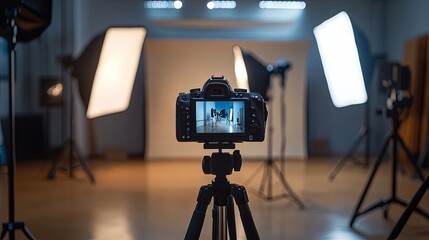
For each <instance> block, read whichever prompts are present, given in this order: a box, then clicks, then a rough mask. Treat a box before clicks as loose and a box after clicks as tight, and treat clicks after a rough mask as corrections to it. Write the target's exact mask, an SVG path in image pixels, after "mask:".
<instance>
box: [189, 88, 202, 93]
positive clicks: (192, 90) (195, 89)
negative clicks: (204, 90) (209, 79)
mask: <svg viewBox="0 0 429 240" xmlns="http://www.w3.org/2000/svg"><path fill="white" fill-rule="evenodd" d="M196 92H201V88H192V89H191V93H196Z"/></svg>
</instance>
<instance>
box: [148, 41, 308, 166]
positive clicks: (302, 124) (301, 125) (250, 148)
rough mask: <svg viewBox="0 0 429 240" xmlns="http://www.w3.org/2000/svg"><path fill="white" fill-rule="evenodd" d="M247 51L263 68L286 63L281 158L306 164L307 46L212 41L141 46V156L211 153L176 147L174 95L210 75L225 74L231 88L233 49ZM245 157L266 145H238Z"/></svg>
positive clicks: (276, 118) (276, 102) (261, 152)
mask: <svg viewBox="0 0 429 240" xmlns="http://www.w3.org/2000/svg"><path fill="white" fill-rule="evenodd" d="M234 44H239V45H240V46H242V47H244V48H247V49H249V50H251V51H252V52H253V53H254V54H255V55H257V57H259V59H261V60H263V61H265V63H274V62H275V61H276V60H277V59H279V58H283V59H287V60H289V61H290V62H291V63H292V68H291V69H290V70H289V71H288V73H287V82H286V110H287V111H286V133H287V144H286V155H287V157H289V158H298V159H305V158H306V157H307V143H306V126H307V121H306V109H307V107H306V99H307V96H306V92H307V91H306V75H305V74H306V65H307V51H308V48H309V45H310V44H309V43H308V42H305V41H302V42H257V41H251V42H250V41H246V42H243V41H224V40H222V41H215V40H199V41H197V40H149V41H147V42H146V43H145V54H146V56H145V59H146V60H145V61H146V69H147V72H146V94H147V95H146V96H147V97H146V101H147V102H146V106H147V113H146V116H147V136H146V142H147V145H146V153H147V157H148V158H149V159H151V158H175V157H177V158H184V157H192V158H195V157H202V156H203V155H204V154H208V153H210V152H211V151H209V150H203V148H202V144H198V143H193V142H192V143H179V142H177V141H176V138H175V134H176V130H175V126H176V125H175V113H176V111H175V107H176V105H175V103H176V97H177V95H178V94H179V92H189V89H191V88H201V87H202V85H203V84H204V82H205V81H206V80H207V79H208V78H209V77H210V76H211V75H224V76H225V77H226V78H227V79H228V80H229V82H230V83H231V85H232V86H233V87H234V88H235V87H237V84H236V82H235V74H234V65H233V61H234V59H233V53H232V46H233V45H234ZM271 83H272V84H271V86H272V87H271V90H272V91H273V96H274V97H273V101H272V104H273V113H269V117H270V116H271V117H273V126H274V141H273V142H274V156H278V155H279V154H280V99H279V98H280V81H279V79H275V78H273V79H272V81H271ZM237 149H240V150H241V153H242V155H243V157H245V158H261V157H264V156H266V153H267V141H266V140H265V142H262V143H241V144H237Z"/></svg>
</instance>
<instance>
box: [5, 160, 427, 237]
mask: <svg viewBox="0 0 429 240" xmlns="http://www.w3.org/2000/svg"><path fill="white" fill-rule="evenodd" d="M261 163H262V162H259V161H246V160H245V161H244V165H243V168H242V171H241V172H235V173H233V175H232V176H230V178H229V179H230V181H231V182H234V183H238V184H243V185H245V186H246V188H247V189H248V191H249V198H250V207H251V210H252V214H253V216H254V219H255V222H256V225H257V228H258V231H259V234H260V237H261V239H271V240H274V239H386V237H387V235H388V234H389V232H390V231H391V229H392V227H393V226H394V224H395V222H396V221H397V219H398V218H399V216H400V214H401V213H402V211H403V208H402V207H400V206H397V205H393V206H391V207H390V210H389V217H388V219H384V218H383V211H382V209H377V210H374V211H372V212H370V213H368V214H365V215H364V216H362V217H360V218H358V220H357V221H356V223H355V229H351V228H349V227H348V222H349V219H350V215H351V213H352V211H353V208H354V205H355V203H356V201H357V198H358V196H359V194H360V192H361V190H362V187H363V185H364V183H365V182H366V179H367V176H368V173H369V168H365V167H362V166H358V165H355V164H352V163H348V164H347V165H346V166H345V168H343V169H342V171H341V172H340V173H339V175H338V176H337V178H336V179H335V181H334V182H329V181H328V178H327V175H328V173H329V170H330V168H331V167H332V163H333V162H332V161H329V160H326V159H325V160H323V159H310V160H308V161H307V162H300V161H288V162H287V164H286V176H287V181H288V183H289V184H290V186H291V188H292V189H293V190H294V191H295V192H296V194H297V195H298V196H299V198H300V199H301V200H302V201H303V202H304V204H305V209H304V210H300V209H299V207H298V205H297V204H296V203H295V202H293V201H292V200H291V199H290V198H285V199H279V200H276V201H266V200H263V199H261V198H260V197H258V196H257V195H256V194H255V193H256V192H257V191H256V189H258V188H259V184H260V181H261V177H262V176H261V173H262V170H258V171H256V170H257V168H258V167H259V166H260V165H261ZM49 166H50V163H49V162H48V161H33V162H21V163H18V165H17V177H16V215H17V220H23V221H25V223H26V225H27V226H28V228H29V229H30V231H31V232H32V233H33V234H34V235H35V236H36V238H37V239H42V240H45V239H46V240H50V239H52V240H80V239H83V240H109V239H115V240H117V239H120V240H132V239H183V237H184V234H185V232H186V229H187V226H188V223H189V219H190V217H191V214H192V212H193V210H194V207H195V204H196V196H197V193H198V190H199V187H200V185H204V184H208V183H210V181H211V179H212V176H207V175H204V174H203V173H202V171H201V163H200V160H197V159H195V160H194V161H191V160H187V161H168V160H161V161H155V160H152V161H146V162H144V161H141V160H117V161H114V160H109V161H107V160H97V161H94V160H93V161H91V167H92V169H93V172H94V174H95V176H96V179H97V183H96V184H95V185H90V184H89V182H88V181H87V179H86V178H85V176H84V175H83V174H82V172H81V171H80V170H78V172H77V179H75V180H70V179H69V178H68V177H67V175H66V174H65V173H59V174H58V175H57V178H56V179H55V180H54V181H47V180H46V179H45V176H46V174H47V172H48V170H49ZM389 169H390V164H388V163H387V162H386V163H384V164H383V165H382V168H381V169H380V171H379V172H378V174H377V177H376V179H375V182H374V184H373V185H372V188H371V191H370V194H369V196H368V199H367V201H366V202H365V204H366V205H367V204H370V203H372V202H374V201H376V200H379V199H380V198H381V197H383V196H389V190H390V171H389ZM255 171H256V173H257V174H256V175H254V176H253V177H252V178H251V176H252V174H253V173H255ZM0 180H1V190H0V194H1V196H0V197H1V198H0V200H1V203H0V207H1V208H0V216H1V221H7V190H6V181H7V178H6V174H5V173H3V174H1V178H0ZM248 180H251V181H250V182H249V181H248ZM398 180H399V181H398V182H399V183H398V195H399V196H401V197H403V198H404V199H407V200H408V199H410V198H411V196H412V195H413V194H414V192H415V191H416V189H417V187H418V186H419V185H420V182H419V181H417V180H415V179H412V178H411V177H409V176H408V175H401V174H399V177H398ZM273 190H274V193H281V192H282V187H281V185H280V183H279V182H278V180H277V178H274V189H273ZM427 195H429V194H427ZM428 200H429V196H425V198H424V199H423V200H422V207H423V208H425V209H428V210H429V201H428ZM236 217H237V218H238V214H236ZM237 220H239V219H237ZM211 226H212V224H211V210H208V211H207V215H206V221H205V224H204V228H203V231H202V234H201V239H211ZM237 233H238V236H239V238H238V239H245V235H244V231H243V228H242V226H241V223H240V224H238V225H237ZM19 237H20V238H18V239H24V238H23V237H22V236H21V235H20V234H19ZM400 239H429V221H427V220H426V219H424V218H422V217H420V216H418V215H416V214H414V215H413V216H412V217H411V219H410V221H409V222H408V224H407V225H406V227H405V228H404V230H403V231H402V233H401V235H400Z"/></svg>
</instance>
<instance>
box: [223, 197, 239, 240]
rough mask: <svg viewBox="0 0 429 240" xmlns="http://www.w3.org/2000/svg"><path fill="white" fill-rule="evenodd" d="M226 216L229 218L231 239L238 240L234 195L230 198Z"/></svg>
mask: <svg viewBox="0 0 429 240" xmlns="http://www.w3.org/2000/svg"><path fill="white" fill-rule="evenodd" d="M226 211H227V212H226V216H227V218H228V231H229V239H230V240H237V229H236V226H235V213H234V198H233V197H232V195H229V197H228V205H227V208H226Z"/></svg>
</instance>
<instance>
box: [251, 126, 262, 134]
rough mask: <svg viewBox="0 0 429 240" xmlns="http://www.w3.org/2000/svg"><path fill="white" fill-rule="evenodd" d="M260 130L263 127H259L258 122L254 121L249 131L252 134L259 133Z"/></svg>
mask: <svg viewBox="0 0 429 240" xmlns="http://www.w3.org/2000/svg"><path fill="white" fill-rule="evenodd" d="M260 131H261V129H260V128H259V125H258V124H256V123H253V124H252V125H250V131H249V132H250V133H251V134H254V135H257V134H259V133H260Z"/></svg>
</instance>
